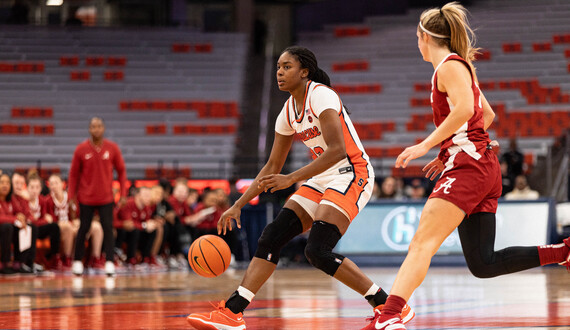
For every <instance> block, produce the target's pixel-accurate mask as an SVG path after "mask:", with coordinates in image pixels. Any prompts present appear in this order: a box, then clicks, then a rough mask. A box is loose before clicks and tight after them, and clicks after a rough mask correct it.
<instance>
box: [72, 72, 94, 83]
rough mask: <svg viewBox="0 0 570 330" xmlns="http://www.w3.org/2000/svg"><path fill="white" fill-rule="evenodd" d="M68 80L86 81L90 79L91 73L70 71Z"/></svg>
mask: <svg viewBox="0 0 570 330" xmlns="http://www.w3.org/2000/svg"><path fill="white" fill-rule="evenodd" d="M69 79H71V80H74V81H86V80H90V79H91V72H89V71H71V72H70V73H69Z"/></svg>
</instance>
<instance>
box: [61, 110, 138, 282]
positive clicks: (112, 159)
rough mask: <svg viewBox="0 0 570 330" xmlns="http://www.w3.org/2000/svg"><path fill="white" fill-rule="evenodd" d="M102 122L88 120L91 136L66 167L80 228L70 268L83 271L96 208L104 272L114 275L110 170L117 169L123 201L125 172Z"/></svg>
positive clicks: (119, 151) (123, 164) (116, 147)
mask: <svg viewBox="0 0 570 330" xmlns="http://www.w3.org/2000/svg"><path fill="white" fill-rule="evenodd" d="M104 133H105V124H104V123H103V119H101V118H99V117H93V118H92V119H91V121H90V122H89V134H90V135H91V137H90V138H89V139H87V140H85V141H84V142H82V143H80V144H79V145H78V146H77V148H76V149H75V152H74V153H73V159H72V161H71V168H70V170H69V187H68V194H69V200H71V201H72V202H73V203H75V201H77V202H79V217H80V221H81V223H80V227H79V232H78V233H77V239H76V241H75V257H74V261H73V265H72V267H71V271H72V272H73V274H75V275H81V274H83V263H81V259H82V258H83V256H84V254H85V236H86V235H87V232H89V230H90V229H91V221H92V220H93V213H94V212H95V210H98V211H99V218H100V219H101V220H100V221H101V226H102V227H103V233H104V237H103V240H104V244H103V246H104V248H105V258H106V260H107V261H106V262H105V273H106V274H107V275H109V276H112V275H115V264H114V263H113V256H114V255H113V247H114V246H115V243H114V241H115V239H114V237H113V202H114V199H113V169H115V170H116V171H117V175H118V180H119V183H120V185H121V200H120V202H119V204H121V205H123V204H124V203H125V196H126V195H127V185H126V181H127V171H126V169H125V163H124V161H123V155H122V154H121V150H120V149H119V146H117V144H115V143H114V142H111V141H109V140H107V139H104V138H103V135H104Z"/></svg>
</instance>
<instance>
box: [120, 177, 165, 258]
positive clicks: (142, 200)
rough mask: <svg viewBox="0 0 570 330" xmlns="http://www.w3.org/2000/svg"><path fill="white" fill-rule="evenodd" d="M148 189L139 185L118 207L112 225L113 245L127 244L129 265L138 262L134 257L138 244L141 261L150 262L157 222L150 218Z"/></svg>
mask: <svg viewBox="0 0 570 330" xmlns="http://www.w3.org/2000/svg"><path fill="white" fill-rule="evenodd" d="M150 202H151V199H150V189H149V188H147V187H141V188H139V189H137V190H136V192H135V195H134V197H129V199H128V200H127V202H126V203H125V205H123V206H122V207H121V208H119V211H118V213H117V219H116V220H115V222H114V226H115V228H116V229H117V239H116V243H115V246H116V247H117V248H119V249H120V248H121V246H122V245H123V242H125V243H126V244H127V263H128V265H129V266H135V265H136V264H138V262H137V259H136V252H137V247H139V246H140V250H141V255H142V258H143V262H147V263H148V262H150V251H151V248H152V244H153V243H154V239H155V237H156V227H157V225H158V223H157V222H156V221H155V220H152V219H151V216H152V210H151V208H150Z"/></svg>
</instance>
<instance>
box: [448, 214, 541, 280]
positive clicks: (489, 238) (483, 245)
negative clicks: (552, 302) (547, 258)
mask: <svg viewBox="0 0 570 330" xmlns="http://www.w3.org/2000/svg"><path fill="white" fill-rule="evenodd" d="M457 230H458V231H459V239H460V240H461V247H462V249H463V254H464V255H465V261H467V267H469V270H470V271H471V273H473V275H475V276H476V277H479V278H490V277H495V276H499V275H504V274H510V273H514V272H519V271H521V270H525V269H530V268H534V267H538V266H540V258H539V256H538V248H537V247H536V246H512V247H508V248H504V249H502V250H499V251H495V214H494V213H486V212H480V213H475V214H472V215H470V216H469V217H466V218H465V219H463V222H462V223H461V225H459V227H458V228H457Z"/></svg>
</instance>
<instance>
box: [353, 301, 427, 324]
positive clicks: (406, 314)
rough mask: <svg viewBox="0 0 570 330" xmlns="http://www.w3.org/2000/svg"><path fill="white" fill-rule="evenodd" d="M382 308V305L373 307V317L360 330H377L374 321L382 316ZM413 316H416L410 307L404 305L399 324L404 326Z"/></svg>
mask: <svg viewBox="0 0 570 330" xmlns="http://www.w3.org/2000/svg"><path fill="white" fill-rule="evenodd" d="M382 308H384V305H378V306H376V307H374V316H372V317H369V318H367V319H366V321H368V322H370V324H368V325H367V326H366V327H364V328H362V330H373V329H378V328H376V327H375V326H376V321H378V320H379V319H380V315H382ZM414 316H416V313H415V312H414V310H413V309H412V307H410V305H408V304H406V305H404V308H402V313H400V320H401V323H402V324H406V323H408V322H410V321H411V320H412V319H413V318H414ZM394 329H405V328H394Z"/></svg>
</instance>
